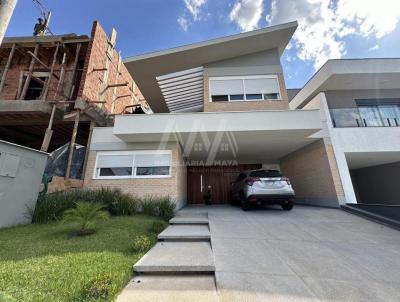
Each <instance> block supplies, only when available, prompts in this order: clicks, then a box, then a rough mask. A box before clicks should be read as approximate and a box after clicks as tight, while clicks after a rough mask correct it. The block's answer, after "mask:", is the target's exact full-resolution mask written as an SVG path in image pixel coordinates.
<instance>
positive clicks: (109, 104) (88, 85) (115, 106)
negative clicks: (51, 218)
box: [0, 22, 147, 178]
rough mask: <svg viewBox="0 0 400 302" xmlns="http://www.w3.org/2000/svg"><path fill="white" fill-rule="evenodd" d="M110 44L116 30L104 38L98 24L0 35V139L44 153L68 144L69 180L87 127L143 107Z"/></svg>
mask: <svg viewBox="0 0 400 302" xmlns="http://www.w3.org/2000/svg"><path fill="white" fill-rule="evenodd" d="M115 43H116V31H115V30H113V31H112V34H111V37H110V38H108V36H107V35H106V34H105V32H104V31H103V29H102V28H101V27H100V25H99V24H98V22H95V23H94V25H93V28H92V34H91V37H88V36H77V35H75V34H69V35H60V36H54V35H53V36H43V35H38V36H34V37H17V38H6V39H4V42H3V44H2V45H1V48H0V75H1V77H0V78H1V82H0V139H6V140H7V138H10V139H14V140H16V143H19V144H23V145H28V146H30V147H34V148H37V149H39V148H40V150H42V151H46V152H47V151H53V150H55V149H56V148H58V147H60V146H61V145H64V144H65V143H66V142H68V143H69V150H68V163H67V167H66V172H65V178H69V177H70V173H71V164H72V159H73V151H74V146H75V144H76V143H77V141H78V143H79V144H81V145H87V142H88V140H89V136H90V132H91V129H92V128H93V127H94V126H106V125H110V123H112V116H113V115H114V114H115V112H118V113H122V112H126V108H132V107H131V106H137V105H143V106H147V104H146V102H145V101H144V100H143V97H142V96H141V94H140V91H139V90H138V89H137V87H136V85H135V84H134V82H133V80H132V78H131V77H130V75H129V73H128V72H127V70H126V68H125V66H124V65H123V64H122V60H121V56H120V55H119V54H118V53H117V52H116V50H115ZM99 50H102V51H99ZM34 129H36V132H34V131H33V130H34ZM28 133H31V134H32V135H31V136H30V135H29V134H28ZM68 133H69V137H68ZM54 135H55V137H54ZM40 136H42V138H41V139H40V143H39V137H40ZM24 142H25V143H24Z"/></svg>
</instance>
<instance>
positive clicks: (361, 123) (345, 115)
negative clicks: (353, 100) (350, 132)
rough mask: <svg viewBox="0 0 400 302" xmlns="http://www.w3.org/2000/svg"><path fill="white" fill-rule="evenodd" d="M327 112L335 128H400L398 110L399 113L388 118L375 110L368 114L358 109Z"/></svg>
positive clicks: (383, 113)
mask: <svg viewBox="0 0 400 302" xmlns="http://www.w3.org/2000/svg"><path fill="white" fill-rule="evenodd" d="M329 111H330V114H331V118H332V123H333V127H335V128H351V127H399V126H400V110H399V111H398V112H399V113H391V114H390V116H387V114H385V112H381V110H379V109H376V108H374V111H371V113H370V114H368V112H367V113H365V112H361V111H360V108H340V109H330V110H329Z"/></svg>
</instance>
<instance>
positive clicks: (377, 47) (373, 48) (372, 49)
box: [368, 44, 379, 51]
mask: <svg viewBox="0 0 400 302" xmlns="http://www.w3.org/2000/svg"><path fill="white" fill-rule="evenodd" d="M378 49H379V45H378V44H376V45H374V46H372V47H370V48H369V49H368V51H374V50H378Z"/></svg>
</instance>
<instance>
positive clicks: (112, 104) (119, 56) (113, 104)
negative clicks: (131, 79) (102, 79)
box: [111, 54, 122, 114]
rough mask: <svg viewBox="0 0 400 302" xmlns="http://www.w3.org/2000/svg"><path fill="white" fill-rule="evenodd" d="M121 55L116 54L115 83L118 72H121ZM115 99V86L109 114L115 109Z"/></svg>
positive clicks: (117, 78)
mask: <svg viewBox="0 0 400 302" xmlns="http://www.w3.org/2000/svg"><path fill="white" fill-rule="evenodd" d="M121 63H122V60H121V55H120V54H119V55H118V65H117V75H116V76H115V83H118V80H119V74H120V73H121ZM116 100H117V87H114V89H113V98H112V102H111V114H113V113H114V110H115V101H116Z"/></svg>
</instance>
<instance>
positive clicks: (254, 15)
mask: <svg viewBox="0 0 400 302" xmlns="http://www.w3.org/2000/svg"><path fill="white" fill-rule="evenodd" d="M263 10H264V5H263V0H237V1H236V3H235V4H234V5H233V8H232V10H231V12H230V14H229V19H230V20H231V21H232V22H235V23H236V24H237V25H238V26H239V27H240V28H241V30H242V31H249V30H253V29H256V28H257V27H258V23H259V22H260V19H261V17H262V14H263Z"/></svg>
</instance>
